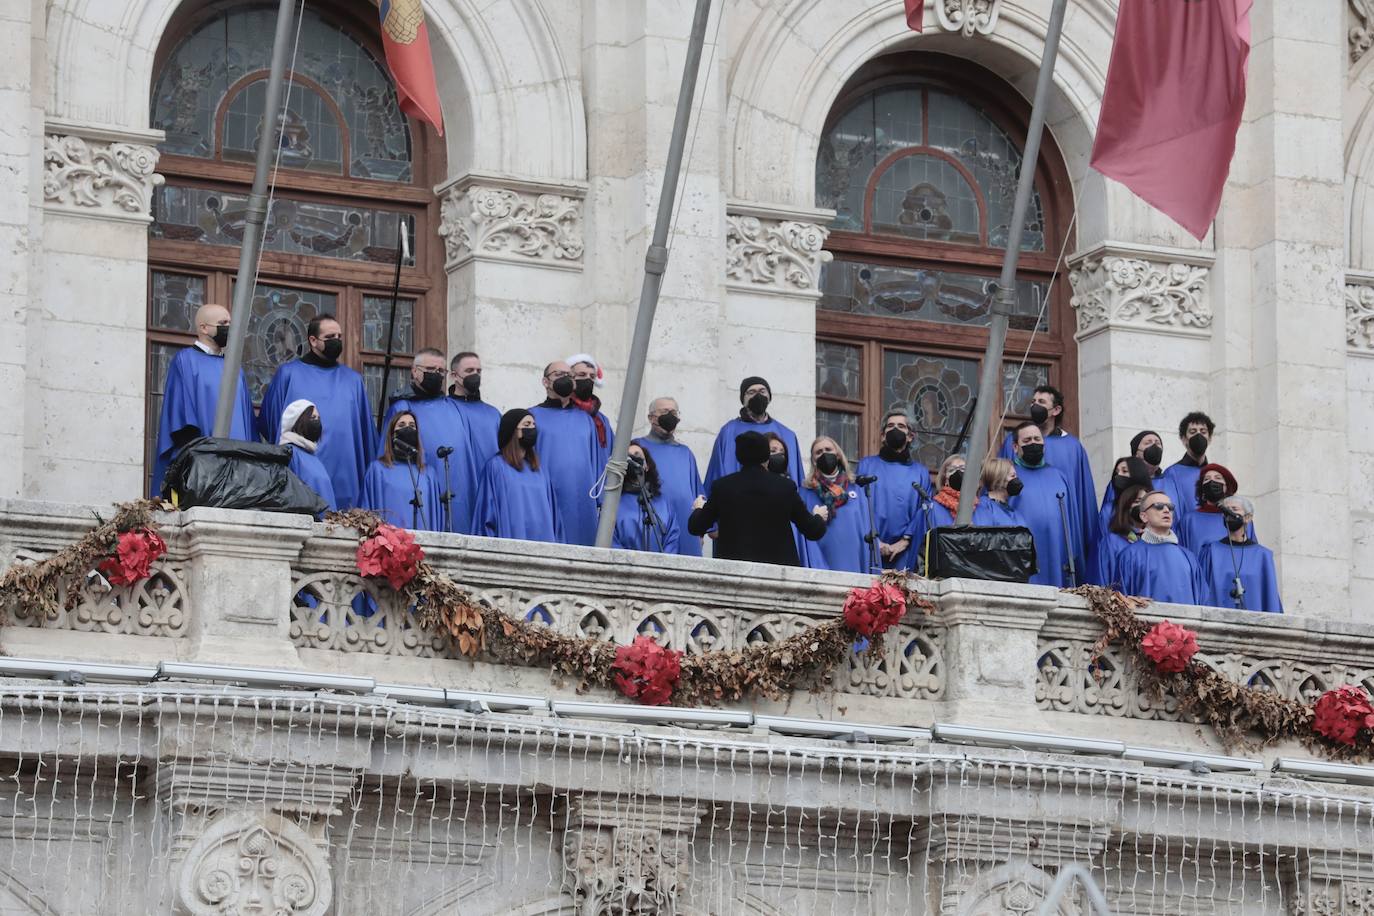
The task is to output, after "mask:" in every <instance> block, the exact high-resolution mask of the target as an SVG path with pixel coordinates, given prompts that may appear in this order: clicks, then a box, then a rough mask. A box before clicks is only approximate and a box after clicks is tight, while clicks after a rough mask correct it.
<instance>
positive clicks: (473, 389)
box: [463, 372, 482, 394]
mask: <svg viewBox="0 0 1374 916" xmlns="http://www.w3.org/2000/svg"><path fill="white" fill-rule="evenodd" d="M463 390H464V391H466V392H467V393H468V394H477V393H478V392H479V391H481V390H482V373H480V372H474V373H472V375H465V376H463Z"/></svg>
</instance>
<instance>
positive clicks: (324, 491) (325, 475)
mask: <svg viewBox="0 0 1374 916" xmlns="http://www.w3.org/2000/svg"><path fill="white" fill-rule="evenodd" d="M287 467H289V468H290V469H291V473H293V474H295V475H296V476H297V477H299V478H300V479H301V482H302V483H304V484H305V485H306V486H307V487H309V488H310V489H312V490H314V491H315V492H316V493H318V494H319V496H320V499H322V500H324V501H325V504H326V505H325V511H326V512H332V511H334V510H335V509H338V508H339V502H338V500H337V499H336V498H335V496H334V484H333V482H332V481H331V480H330V479H329V471H328V470H326V469H325V466H324V462H322V461H320V459H319V458H317V457H316V456H315V455H314V453H313V452H308V451H306V450H305V449H303V448H298V447H296V446H292V447H291V463H290V464H288V465H287Z"/></svg>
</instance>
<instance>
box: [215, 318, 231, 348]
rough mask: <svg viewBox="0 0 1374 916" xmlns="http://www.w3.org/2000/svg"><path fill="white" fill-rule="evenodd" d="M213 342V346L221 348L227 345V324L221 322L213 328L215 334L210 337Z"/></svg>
mask: <svg viewBox="0 0 1374 916" xmlns="http://www.w3.org/2000/svg"><path fill="white" fill-rule="evenodd" d="M210 339H211V340H213V341H214V342H215V346H217V347H219V348H220V349H221V350H222V349H224V348H225V347H227V346H228V345H229V325H227V324H222V325H220V326H219V327H217V328H215V336H214V337H212V338H210Z"/></svg>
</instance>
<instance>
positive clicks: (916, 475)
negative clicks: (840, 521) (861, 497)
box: [857, 410, 930, 569]
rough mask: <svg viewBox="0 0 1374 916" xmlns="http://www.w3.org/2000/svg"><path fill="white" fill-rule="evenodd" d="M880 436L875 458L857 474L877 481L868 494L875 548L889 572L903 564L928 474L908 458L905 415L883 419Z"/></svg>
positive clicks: (927, 493) (866, 460)
mask: <svg viewBox="0 0 1374 916" xmlns="http://www.w3.org/2000/svg"><path fill="white" fill-rule="evenodd" d="M882 435H883V444H882V446H880V447H879V449H878V454H876V455H869V456H868V457H867V458H863V459H861V460H860V461H859V469H858V471H857V474H858V476H859V477H876V478H878V479H877V480H876V481H874V483H873V484H872V489H871V490H870V491H869V492H870V493H871V494H872V497H873V515H874V517H875V518H876V519H877V522H878V541H879V544H878V547H879V553H880V554H881V556H882V561H883V568H885V569H893V568H897V567H901V566H902V565H904V564H906V562H907V557H906V552H907V550H909V549H910V548H911V541H909V540H908V539H907V536H908V533H909V532H910V531H911V529H912V523H913V522H914V521H915V517H916V510H917V508H918V507H919V506H920V505H921V500H922V499H928V498H929V497H930V471H928V470H926V466H925V465H924V464H922V463H921V462H919V461H917V460H916V459H915V458H913V457H912V454H911V444H912V440H913V436H912V432H911V419H910V418H909V417H908V416H907V415H906V411H904V410H889V411H888V412H887V414H886V416H884V417H883V426H882ZM913 485H914V486H913ZM917 487H919V488H920V489H919V491H918V490H917V489H916V488H917ZM922 493H924V494H925V496H922V495H921V494H922Z"/></svg>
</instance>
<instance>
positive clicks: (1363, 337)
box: [1345, 271, 1374, 595]
mask: <svg viewBox="0 0 1374 916" xmlns="http://www.w3.org/2000/svg"><path fill="white" fill-rule="evenodd" d="M1345 343H1346V347H1347V351H1346V385H1347V387H1348V397H1349V409H1350V427H1349V428H1350V462H1349V464H1350V473H1349V480H1348V485H1349V487H1350V511H1351V520H1350V521H1351V527H1352V529H1353V534H1354V537H1353V542H1354V543H1353V553H1352V554H1351V557H1350V560H1351V563H1350V593H1351V594H1352V595H1368V594H1370V593H1371V591H1374V489H1372V488H1371V487H1370V485H1369V482H1370V481H1371V480H1374V424H1370V423H1368V422H1362V420H1361V418H1367V417H1369V416H1370V414H1371V413H1374V272H1369V271H1360V272H1356V271H1348V272H1347V273H1346V276H1345Z"/></svg>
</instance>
